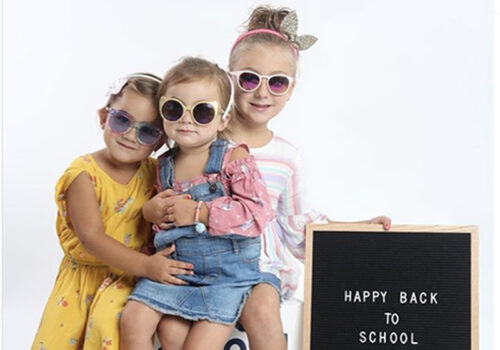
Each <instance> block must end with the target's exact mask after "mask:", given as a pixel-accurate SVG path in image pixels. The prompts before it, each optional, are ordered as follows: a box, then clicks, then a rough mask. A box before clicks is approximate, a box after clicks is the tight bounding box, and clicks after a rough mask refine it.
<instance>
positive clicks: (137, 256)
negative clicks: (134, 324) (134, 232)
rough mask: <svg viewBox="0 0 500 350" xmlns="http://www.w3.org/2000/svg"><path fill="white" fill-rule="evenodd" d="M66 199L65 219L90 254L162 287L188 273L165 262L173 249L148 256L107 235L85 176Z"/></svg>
mask: <svg viewBox="0 0 500 350" xmlns="http://www.w3.org/2000/svg"><path fill="white" fill-rule="evenodd" d="M66 196H67V208H68V216H69V218H70V219H71V224H72V226H73V229H74V231H75V233H76V235H77V236H78V239H79V240H80V242H81V243H82V245H83V247H84V248H85V250H87V251H88V252H89V253H90V254H92V255H94V256H95V257H97V258H98V259H100V260H102V261H103V262H105V263H107V264H109V265H112V266H114V267H117V268H119V269H121V270H124V271H126V272H128V273H130V274H133V275H135V276H143V277H148V278H150V279H152V280H155V281H158V282H162V283H175V284H179V283H182V282H183V281H181V280H179V279H177V278H175V277H173V276H172V274H186V273H189V271H190V269H191V268H192V266H191V265H190V264H187V263H184V262H180V261H175V260H171V259H166V258H165V256H167V255H170V254H171V253H172V251H173V248H170V249H166V250H163V251H161V252H158V253H156V254H155V255H152V256H148V255H145V254H142V253H140V252H137V251H135V250H133V249H130V248H128V247H126V246H125V245H123V244H122V243H120V242H118V241H117V240H115V239H113V238H111V237H110V236H108V235H106V233H105V232H104V225H103V223H102V220H101V214H100V210H99V203H98V201H97V197H96V194H95V191H94V187H93V186H92V183H91V181H90V178H89V176H88V175H87V174H86V173H82V174H80V175H78V176H77V178H76V179H75V180H74V181H73V182H72V183H71V185H70V186H69V188H68V190H67V192H66Z"/></svg>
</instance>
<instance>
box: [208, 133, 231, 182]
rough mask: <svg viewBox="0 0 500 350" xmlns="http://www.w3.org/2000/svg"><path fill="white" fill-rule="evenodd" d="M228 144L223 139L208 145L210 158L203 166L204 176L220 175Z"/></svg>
mask: <svg viewBox="0 0 500 350" xmlns="http://www.w3.org/2000/svg"><path fill="white" fill-rule="evenodd" d="M228 144H229V142H228V141H226V140H224V139H217V140H215V141H214V142H213V143H212V144H211V145H210V158H209V159H208V162H207V165H205V170H204V171H205V174H214V173H220V171H221V170H222V161H223V160H224V155H225V154H226V149H227V145H228Z"/></svg>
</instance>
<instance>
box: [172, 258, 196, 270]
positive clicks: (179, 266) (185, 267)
mask: <svg viewBox="0 0 500 350" xmlns="http://www.w3.org/2000/svg"><path fill="white" fill-rule="evenodd" d="M170 262H171V265H170V266H171V267H172V268H176V269H182V270H192V269H193V264H191V263H187V262H184V261H178V260H171V261H170Z"/></svg>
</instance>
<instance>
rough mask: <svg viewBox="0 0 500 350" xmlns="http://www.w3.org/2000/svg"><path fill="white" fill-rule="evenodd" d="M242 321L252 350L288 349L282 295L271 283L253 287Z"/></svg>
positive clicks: (242, 314)
mask: <svg viewBox="0 0 500 350" xmlns="http://www.w3.org/2000/svg"><path fill="white" fill-rule="evenodd" d="M240 322H241V324H242V325H243V328H245V331H246V332H247V335H248V341H249V343H250V349H252V350H268V349H273V350H286V340H285V335H284V333H283V325H282V324H281V315H280V296H279V294H278V292H277V291H276V289H274V288H273V287H271V286H270V285H269V284H266V283H261V284H258V285H256V286H255V287H253V289H252V294H250V297H249V298H248V299H247V302H246V303H245V306H244V308H243V312H242V313H241V317H240Z"/></svg>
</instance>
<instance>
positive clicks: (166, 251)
mask: <svg viewBox="0 0 500 350" xmlns="http://www.w3.org/2000/svg"><path fill="white" fill-rule="evenodd" d="M174 250H175V245H173V244H172V245H171V246H169V247H167V248H165V249H163V250H160V251H159V252H156V254H160V255H164V256H169V255H170V254H172V253H173V252H174Z"/></svg>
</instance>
